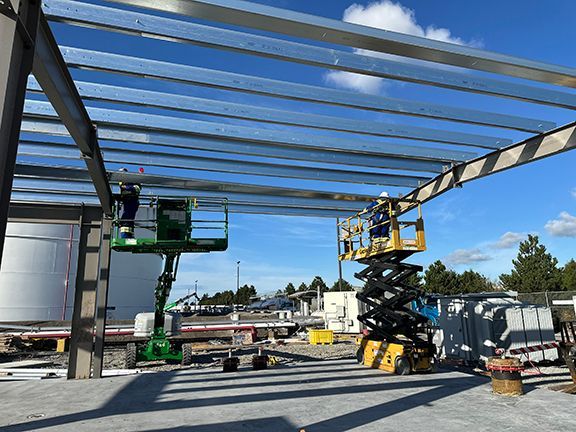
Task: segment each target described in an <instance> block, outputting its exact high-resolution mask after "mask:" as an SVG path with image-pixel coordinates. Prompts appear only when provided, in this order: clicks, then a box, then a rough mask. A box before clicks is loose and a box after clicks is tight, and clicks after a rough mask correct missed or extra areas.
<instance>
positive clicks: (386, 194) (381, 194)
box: [380, 191, 390, 198]
mask: <svg viewBox="0 0 576 432" xmlns="http://www.w3.org/2000/svg"><path fill="white" fill-rule="evenodd" d="M389 196H390V195H388V192H386V191H383V192H380V198H388V197H389Z"/></svg>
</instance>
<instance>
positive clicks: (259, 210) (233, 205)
mask: <svg viewBox="0 0 576 432" xmlns="http://www.w3.org/2000/svg"><path fill="white" fill-rule="evenodd" d="M22 180H26V179H22ZM20 183H21V179H18V178H16V179H15V187H14V195H13V200H18V201H29V200H33V201H45V202H50V203H60V202H65V203H86V204H96V203H98V201H97V197H96V195H95V192H94V191H93V190H92V191H89V190H87V189H86V190H79V191H75V192H70V191H69V190H68V189H67V188H66V186H64V187H62V188H59V187H58V185H52V187H50V185H49V184H46V185H44V186H42V183H43V181H40V180H39V181H36V182H34V183H33V182H31V181H26V182H25V183H23V184H20ZM86 185H87V186H90V183H86ZM80 189H84V188H83V187H81V188H80ZM157 191H158V192H159V195H164V196H165V195H171V196H181V197H188V196H191V195H195V196H199V197H200V196H202V195H201V194H199V193H196V194H193V193H191V192H190V191H183V190H180V191H171V190H170V189H166V190H160V189H157ZM228 209H229V211H230V212H231V213H252V214H274V215H287V216H290V215H292V216H318V217H339V216H348V215H350V214H351V213H352V214H354V213H356V212H357V211H359V210H361V209H362V206H358V207H357V208H352V209H350V208H322V207H307V206H301V205H290V206H285V205H273V204H270V203H248V202H229V203H228Z"/></svg>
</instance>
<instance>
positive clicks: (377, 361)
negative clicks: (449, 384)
mask: <svg viewBox="0 0 576 432" xmlns="http://www.w3.org/2000/svg"><path fill="white" fill-rule="evenodd" d="M356 344H357V345H358V353H361V354H362V358H358V361H359V362H360V363H362V364H363V365H364V366H368V367H371V368H373V369H380V370H383V371H386V372H390V373H396V374H399V375H408V374H410V373H413V372H416V373H418V372H431V371H432V370H433V367H434V364H433V363H432V357H433V355H432V353H430V352H429V349H428V348H426V347H416V346H413V345H411V344H410V343H407V344H402V343H394V342H385V341H380V340H374V339H370V338H368V337H366V336H364V337H361V338H357V339H356Z"/></svg>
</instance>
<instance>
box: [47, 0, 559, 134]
mask: <svg viewBox="0 0 576 432" xmlns="http://www.w3.org/2000/svg"><path fill="white" fill-rule="evenodd" d="M43 7H44V11H45V13H46V14H47V15H48V16H49V18H50V19H53V20H56V21H60V22H66V23H70V24H77V25H84V26H88V27H95V28H100V29H104V30H112V31H119V32H122V33H128V34H133V35H141V36H144V37H150V38H158V39H162V40H171V41H176V42H184V43H192V44H197V45H201V46H208V47H213V48H221V49H226V50H232V51H236V52H241V53H248V54H254V55H260V56H264V57H271V58H276V59H281V60H288V61H294V62H299V63H305V64H311V65H315V66H321V67H327V68H330V69H339V70H344V71H348V72H355V73H363V74H368V75H373V76H381V77H390V78H393V79H401V78H405V79H407V80H409V81H416V82H420V81H422V80H425V81H426V80H428V81H430V80H433V81H435V83H439V84H440V85H444V86H451V87H452V86H458V87H459V88H460V87H462V86H464V85H466V86H468V87H466V88H469V89H471V90H473V91H482V92H484V91H486V90H487V89H496V88H501V89H504V88H508V87H506V86H503V84H502V83H501V82H497V81H495V80H492V81H493V82H491V84H492V85H488V84H489V83H488V82H486V81H483V79H482V78H480V77H474V76H469V75H466V78H465V79H463V78H462V77H464V74H456V73H454V74H452V75H451V74H450V73H449V74H446V72H447V71H445V70H443V71H439V70H437V69H432V68H422V67H419V66H414V65H407V64H405V63H403V64H399V63H398V62H393V61H390V60H384V59H379V58H375V57H374V56H363V55H357V54H352V53H350V52H345V51H337V50H334V49H328V48H322V47H318V46H312V45H306V44H302V43H296V42H289V41H284V40H279V39H274V38H270V37H266V36H259V35H253V34H248V33H244V32H239V31H233V30H227V29H222V28H215V27H211V26H205V25H200V24H196V23H190V22H185V21H179V20H174V19H168V18H163V17H158V16H153V15H150V14H143V13H137V12H131V11H126V10H121V9H115V8H109V7H104V6H97V5H90V4H86V3H80V2H76V1H68V0H47V1H45V2H44V4H43ZM448 77H452V80H448ZM496 83H498V84H496ZM528 89H529V91H528ZM526 90H527V91H526V92H525V93H533V92H534V91H535V89H534V88H533V87H527V88H526ZM500 91H502V90H500ZM508 91H511V90H510V88H508ZM508 96H512V95H511V94H510V95H508ZM400 102H402V103H403V102H405V101H400ZM422 105H426V104H422ZM430 108H431V107H430V106H429V107H428V108H426V109H425V110H424V112H426V113H432V112H434V111H435V117H436V118H442V115H443V112H444V111H447V113H450V112H452V111H455V110H454V109H448V110H445V109H443V108H442V109H441V110H438V108H439V107H436V108H435V109H434V110H432V109H430ZM444 108H445V107H444ZM412 114H417V115H421V114H420V111H414V112H412ZM469 114H472V118H470V119H469V120H468V121H471V122H472V123H476V122H480V123H483V124H487V123H488V122H494V123H497V124H498V125H500V126H504V127H508V126H512V124H508V123H507V122H508V121H509V120H510V119H505V118H500V117H498V116H495V115H494V113H492V114H489V113H486V112H484V113H481V112H477V111H476V112H475V111H472V112H471V113H468V112H466V110H464V111H462V112H459V113H458V112H456V113H453V117H452V118H451V117H450V114H449V115H448V119H451V120H457V121H462V120H463V119H465V118H467V116H468V115H469ZM522 121H523V122H531V123H532V126H531V128H532V129H531V131H533V132H542V131H544V130H549V129H552V128H553V127H554V125H551V124H550V123H549V122H546V123H547V124H546V127H547V129H542V126H543V125H542V124H538V123H534V122H533V121H532V120H529V119H523V120H522ZM494 125H496V124H494ZM517 126H519V125H518V124H516V125H515V128H516V127H517ZM523 127H526V125H525V126H523ZM534 127H536V129H534Z"/></svg>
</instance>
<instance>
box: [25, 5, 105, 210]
mask: <svg viewBox="0 0 576 432" xmlns="http://www.w3.org/2000/svg"><path fill="white" fill-rule="evenodd" d="M33 73H34V76H35V77H36V79H37V80H38V83H39V84H40V86H41V87H42V90H43V91H44V93H45V94H46V96H47V97H48V99H49V100H50V103H51V104H52V106H53V107H54V110H55V111H56V112H57V113H58V116H59V117H60V119H61V120H62V123H64V125H65V126H66V128H67V129H68V131H69V132H70V135H71V136H72V138H74V141H75V142H76V145H77V146H78V148H79V149H80V151H81V153H82V157H83V159H84V160H85V162H86V167H87V168H88V171H89V172H90V175H91V176H92V180H93V182H94V186H95V188H96V192H97V193H98V197H99V199H100V203H101V205H102V208H103V210H104V212H105V213H108V214H110V213H112V206H113V199H112V191H111V190H110V185H109V184H108V179H107V178H106V169H105V168H104V162H103V161H102V155H101V154H100V149H99V148H98V140H97V138H96V128H95V127H94V125H93V124H92V121H91V120H90V117H89V115H88V113H87V112H86V108H85V107H84V104H83V103H82V99H81V98H80V95H79V94H78V90H77V89H76V86H75V85H74V81H73V80H72V76H71V75H70V72H69V71H68V68H67V66H66V63H65V62H64V59H63V58H62V54H61V53H60V50H59V49H58V45H57V43H56V40H55V39H54V35H53V34H52V31H51V30H50V27H49V25H48V22H47V21H46V18H45V17H44V16H43V15H42V16H41V17H40V22H39V30H38V35H37V41H36V50H35V53H34V66H33Z"/></svg>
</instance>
